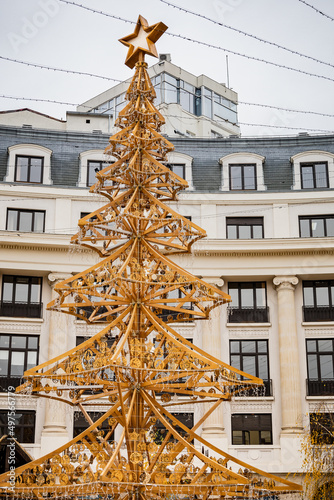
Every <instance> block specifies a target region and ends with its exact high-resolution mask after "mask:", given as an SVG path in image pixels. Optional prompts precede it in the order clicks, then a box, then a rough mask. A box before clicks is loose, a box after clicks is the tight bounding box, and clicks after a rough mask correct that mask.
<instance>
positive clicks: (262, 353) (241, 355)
mask: <svg viewBox="0 0 334 500" xmlns="http://www.w3.org/2000/svg"><path fill="white" fill-rule="evenodd" d="M230 365H231V366H234V367H235V368H237V369H238V370H241V371H244V372H246V373H249V374H250V375H254V376H255V377H259V378H261V379H263V384H264V391H262V390H261V388H260V389H259V390H257V389H256V390H255V391H252V390H251V391H250V393H249V395H250V396H258V395H259V394H258V391H260V393H261V395H265V396H271V387H270V378H269V352H268V340H230ZM262 392H263V394H262Z"/></svg>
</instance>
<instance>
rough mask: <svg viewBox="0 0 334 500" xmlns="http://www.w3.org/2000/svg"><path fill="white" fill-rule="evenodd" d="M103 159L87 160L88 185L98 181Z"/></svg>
mask: <svg viewBox="0 0 334 500" xmlns="http://www.w3.org/2000/svg"><path fill="white" fill-rule="evenodd" d="M102 166H103V161H97V160H88V162H87V186H92V185H93V184H95V182H96V177H95V176H96V172H99V171H100V170H101V169H102Z"/></svg>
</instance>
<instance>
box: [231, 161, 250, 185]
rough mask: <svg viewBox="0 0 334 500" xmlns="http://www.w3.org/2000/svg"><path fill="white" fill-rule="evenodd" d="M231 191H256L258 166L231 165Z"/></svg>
mask: <svg viewBox="0 0 334 500" xmlns="http://www.w3.org/2000/svg"><path fill="white" fill-rule="evenodd" d="M229 170H230V190H231V191H235V190H236V191H241V190H242V191H248V190H254V189H256V165H249V164H247V163H246V164H244V165H233V164H232V165H231V164H230V165H229Z"/></svg>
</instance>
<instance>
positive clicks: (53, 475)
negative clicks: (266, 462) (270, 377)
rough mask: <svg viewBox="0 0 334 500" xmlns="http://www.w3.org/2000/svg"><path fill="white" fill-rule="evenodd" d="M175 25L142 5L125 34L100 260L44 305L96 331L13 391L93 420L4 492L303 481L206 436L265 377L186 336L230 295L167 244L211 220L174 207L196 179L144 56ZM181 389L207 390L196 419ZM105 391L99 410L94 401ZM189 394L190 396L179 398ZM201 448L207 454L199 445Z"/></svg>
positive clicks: (197, 395) (193, 234) (99, 189)
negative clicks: (146, 13)
mask: <svg viewBox="0 0 334 500" xmlns="http://www.w3.org/2000/svg"><path fill="white" fill-rule="evenodd" d="M165 30H166V26H165V25H164V24H163V23H158V24H155V25H153V26H148V24H147V22H146V20H145V19H143V18H142V17H141V16H140V17H139V20H138V23H137V25H136V28H135V32H134V33H133V34H132V35H130V36H128V37H125V38H123V39H122V40H121V41H122V43H124V44H125V45H127V46H128V47H129V52H128V57H127V60H126V64H127V65H128V66H130V67H131V68H132V67H134V66H135V74H134V77H133V79H132V81H131V83H130V86H129V89H128V91H127V95H126V98H127V100H128V104H127V105H126V106H125V108H124V109H123V111H122V112H121V113H120V115H119V117H118V121H117V125H118V126H119V128H120V131H119V132H118V133H116V134H115V135H114V136H112V137H111V138H110V145H109V146H108V147H107V149H106V153H110V154H111V155H112V156H113V157H115V158H117V161H116V162H115V163H112V164H110V165H108V166H107V167H106V168H104V169H103V170H101V171H100V172H98V173H97V175H96V177H97V182H96V184H95V185H94V186H92V188H91V191H92V192H93V193H98V194H100V195H103V196H105V197H106V198H107V204H106V205H104V206H103V207H102V208H100V209H98V210H96V211H95V212H93V213H91V214H89V215H87V216H86V217H84V218H82V219H81V220H80V221H79V227H80V229H79V232H78V233H77V234H76V235H75V236H74V237H73V238H72V242H73V243H75V244H79V245H83V246H86V247H88V248H90V249H93V250H95V251H96V252H97V253H98V254H99V256H100V257H101V259H102V260H101V261H100V262H99V263H98V264H96V265H95V266H93V267H91V268H90V269H87V270H86V271H84V272H81V273H79V274H77V275H76V276H73V277H71V278H70V279H67V280H66V281H63V282H62V283H60V284H58V285H56V287H55V289H56V291H57V292H58V294H59V297H58V298H57V299H56V300H54V301H53V302H51V303H50V304H49V305H48V308H49V309H52V310H57V311H60V312H63V313H67V314H71V315H74V316H76V317H77V318H79V319H82V320H85V321H86V322H87V323H89V324H91V323H99V324H101V331H100V332H99V333H98V334H96V335H95V336H94V337H92V338H89V339H88V340H86V341H85V342H84V343H82V344H80V345H79V346H77V347H75V348H73V349H71V350H70V351H68V352H66V353H64V354H63V355H61V356H58V357H57V358H55V359H52V360H51V361H48V362H46V363H43V364H41V365H39V366H37V367H36V368H33V369H30V370H28V371H27V372H25V375H24V384H23V385H21V386H20V388H19V389H18V392H21V393H26V394H31V395H33V396H42V397H44V398H50V399H54V400H57V401H62V402H65V403H67V404H68V405H70V406H71V407H73V408H74V409H76V410H77V411H81V412H82V414H83V415H84V416H85V418H86V419H87V429H86V430H85V431H84V432H82V433H81V434H79V435H78V436H76V437H75V438H74V439H72V440H71V441H70V442H68V443H67V444H66V445H64V446H61V447H60V448H58V449H56V450H55V451H54V452H52V453H50V454H48V455H46V456H44V457H41V458H39V459H37V460H34V461H33V462H30V463H28V464H27V465H24V466H22V467H19V468H17V469H16V470H15V487H12V486H13V485H12V483H11V482H10V473H6V474H3V475H1V476H0V491H1V492H2V493H1V494H0V496H1V495H2V497H4V496H5V495H7V497H9V498H26V499H28V498H29V499H40V498H45V497H47V498H70V499H79V498H80V499H81V498H82V499H83V498H85V499H97V498H99V499H101V498H103V499H104V498H106V499H107V498H108V499H114V500H116V499H129V500H130V499H133V500H134V499H136V500H139V499H141V500H148V499H149V500H153V499H158V498H166V499H167V498H168V499H169V498H184V499H199V498H201V499H205V500H209V499H213V498H223V497H227V498H259V497H265V496H268V494H269V495H271V494H273V493H286V492H291V491H297V490H300V486H299V485H296V484H294V483H292V482H291V481H288V480H284V479H281V478H278V477H275V476H273V475H272V474H269V473H265V472H263V471H261V470H259V469H256V468H254V467H252V466H250V465H248V464H246V463H244V462H242V461H240V460H238V459H235V458H233V457H232V456H230V455H228V454H227V453H225V452H223V451H221V450H219V449H218V448H216V447H215V446H214V445H212V444H210V443H209V442H207V441H206V440H204V439H203V438H202V437H201V436H200V435H199V434H197V431H198V430H199V429H200V427H201V425H202V423H203V422H204V421H205V420H206V419H207V418H208V417H209V415H210V414H211V413H212V412H213V411H214V410H215V409H216V408H217V407H218V406H219V405H220V404H221V403H222V402H224V401H225V400H228V399H230V398H231V396H232V395H237V394H241V393H243V392H244V391H245V390H247V389H249V388H253V387H258V386H261V384H262V381H261V380H260V379H258V378H256V377H253V376H251V375H248V374H246V373H244V372H241V371H240V370H237V369H235V368H233V367H231V366H229V365H227V364H225V363H223V362H222V361H220V360H219V359H216V358H215V357H214V356H211V355H209V354H208V353H206V352H204V351H203V350H202V349H200V348H199V347H197V346H195V345H194V344H192V343H190V342H189V341H187V340H186V339H184V338H183V337H182V336H181V335H180V334H179V333H177V332H176V331H175V330H174V329H173V328H172V326H171V325H172V324H173V323H174V322H184V321H189V320H196V319H202V320H205V319H207V318H208V317H209V313H210V311H211V310H212V309H213V308H215V307H217V306H219V305H221V304H224V303H226V302H229V301H230V297H229V296H228V295H226V294H225V293H223V292H222V291H221V290H219V289H218V288H215V287H213V286H212V285H210V284H207V283H205V282H204V281H202V280H201V279H198V278H196V277H195V276H193V275H191V274H190V273H189V272H187V271H185V270H184V269H182V268H181V267H179V266H178V265H176V264H175V263H174V262H173V261H172V260H170V258H169V255H170V254H175V253H180V252H189V251H190V249H191V245H192V244H193V243H194V242H195V241H196V240H198V239H199V238H203V237H205V232H204V231H203V230H202V229H201V228H200V227H198V226H197V225H195V224H194V223H192V222H190V221H189V220H187V219H186V218H184V217H182V216H181V215H179V214H178V213H176V212H175V211H174V210H172V209H171V208H169V207H168V206H167V205H166V204H165V202H166V201H169V200H175V199H176V195H177V193H178V191H180V190H182V189H184V188H186V187H187V183H186V182H185V180H184V179H182V178H180V177H178V176H177V175H176V174H174V173H173V172H172V171H171V170H170V169H169V168H168V167H167V166H166V165H165V164H164V163H163V162H166V159H167V156H166V155H167V153H168V152H169V151H171V150H172V149H173V146H172V145H171V143H170V142H169V141H168V140H166V139H165V138H164V137H163V136H162V135H160V133H159V130H160V127H161V125H162V124H163V123H164V119H163V117H162V116H161V114H160V113H159V111H158V110H157V109H156V108H155V106H154V104H153V101H154V98H155V91H154V88H153V86H152V84H151V81H150V79H149V76H148V73H147V70H146V68H147V64H146V62H144V54H145V53H146V54H151V55H157V54H156V50H155V45H154V43H155V42H156V41H157V39H158V38H159V37H160V36H161V34H162V33H163V32H164V31H165ZM174 395H179V396H188V399H187V401H186V403H188V402H189V401H191V402H192V403H194V404H195V403H198V404H200V403H203V402H211V403H212V404H211V407H210V409H209V410H207V405H205V408H206V410H205V414H204V415H203V417H202V418H201V419H200V420H199V421H198V422H196V424H195V425H194V426H193V427H192V428H191V429H189V428H188V427H186V426H185V425H184V424H183V423H182V422H181V421H179V420H178V419H177V417H176V416H175V414H172V410H173V406H175V405H176V404H177V405H178V406H179V405H180V404H182V403H180V401H178V402H177V403H175V402H174V398H173V396H174ZM96 402H97V403H98V405H99V406H103V407H104V408H105V412H104V414H103V416H101V417H100V418H99V419H98V420H97V421H96V422H93V421H92V420H91V418H90V416H89V414H88V412H87V409H86V408H87V407H88V406H91V405H92V404H96ZM183 404H185V403H183ZM203 447H205V448H206V449H207V450H209V456H206V455H204V454H203V453H202V452H201V451H200V450H201V449H203Z"/></svg>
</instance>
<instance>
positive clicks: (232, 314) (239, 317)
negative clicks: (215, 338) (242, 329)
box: [227, 307, 269, 323]
mask: <svg viewBox="0 0 334 500" xmlns="http://www.w3.org/2000/svg"><path fill="white" fill-rule="evenodd" d="M227 311H228V323H268V322H269V307H257V308H256V309H255V308H253V307H240V308H239V307H229V308H228V309H227Z"/></svg>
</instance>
